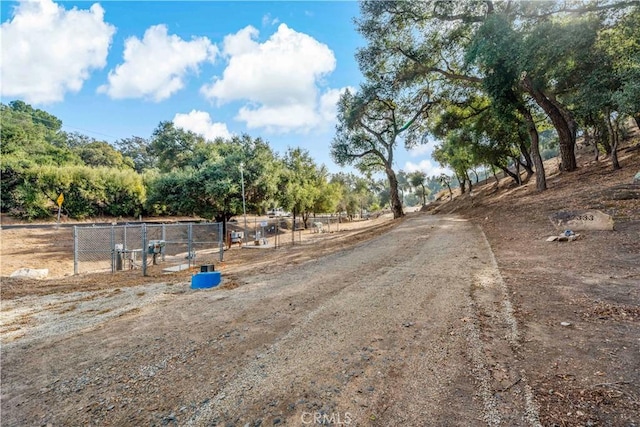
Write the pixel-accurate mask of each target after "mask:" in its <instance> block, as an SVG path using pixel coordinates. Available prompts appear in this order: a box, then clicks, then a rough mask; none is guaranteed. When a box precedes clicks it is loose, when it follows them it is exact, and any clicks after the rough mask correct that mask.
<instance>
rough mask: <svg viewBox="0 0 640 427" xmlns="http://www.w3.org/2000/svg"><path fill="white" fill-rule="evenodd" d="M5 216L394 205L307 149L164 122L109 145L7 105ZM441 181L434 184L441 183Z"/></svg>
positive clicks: (219, 215)
mask: <svg viewBox="0 0 640 427" xmlns="http://www.w3.org/2000/svg"><path fill="white" fill-rule="evenodd" d="M0 108H1V110H0V111H1V114H2V116H1V119H2V128H1V132H2V135H1V137H2V146H1V150H2V171H1V173H2V213H3V214H8V215H11V216H14V217H16V218H20V219H23V220H47V219H52V218H55V215H56V213H57V205H56V200H57V198H58V196H59V195H60V194H63V195H64V203H63V205H62V213H63V215H64V216H65V217H66V218H69V219H83V218H92V217H115V218H118V217H120V218H134V217H135V218H137V217H138V216H139V215H144V216H158V215H167V216H169V215H187V216H196V217H201V218H205V219H210V220H215V221H222V220H229V219H230V218H231V217H233V216H235V215H239V214H242V212H243V210H242V185H243V181H244V190H245V194H244V196H245V199H246V208H247V212H250V213H256V214H264V213H266V212H267V210H269V209H273V208H275V207H280V208H282V209H284V210H285V211H287V212H291V213H292V214H293V215H294V216H296V217H302V218H303V219H304V220H305V221H306V219H308V218H309V216H311V215H313V214H316V213H340V212H343V213H345V214H346V215H349V216H357V215H360V214H362V213H363V212H364V211H377V210H380V209H383V208H385V207H386V206H387V205H388V203H389V196H388V194H389V190H388V186H385V185H384V182H381V181H379V180H376V178H375V177H372V176H369V177H361V176H357V175H355V174H353V173H338V174H330V173H329V172H328V171H327V169H326V167H325V166H324V165H318V164H316V162H315V161H314V160H313V159H312V158H311V157H310V155H309V153H308V152H307V151H305V150H303V149H301V148H291V149H289V150H288V151H287V152H286V153H284V154H283V155H280V154H278V153H275V152H274V151H273V150H272V149H271V147H270V146H269V143H268V142H267V141H265V140H263V139H261V138H251V137H249V136H247V135H240V136H234V137H232V138H231V139H228V140H223V139H216V140H214V141H207V140H205V139H204V138H202V137H201V136H199V135H196V134H195V133H193V132H188V131H185V130H183V129H180V128H176V127H175V126H174V124H173V123H172V122H168V121H165V122H161V123H159V125H158V126H157V128H156V129H155V130H154V132H153V134H152V135H151V136H150V137H149V138H142V137H137V136H133V137H130V138H125V139H121V140H118V141H115V143H113V144H110V143H108V142H106V141H100V140H96V139H94V138H91V137H89V136H87V135H83V134H80V133H76V132H72V133H68V132H65V131H63V130H62V121H61V120H59V119H58V118H57V117H55V116H53V115H51V114H49V113H48V112H46V111H44V110H41V109H35V108H33V107H32V106H30V105H28V104H26V103H24V102H22V101H13V102H10V103H9V104H8V105H4V104H1V105H0ZM434 179H435V178H434Z"/></svg>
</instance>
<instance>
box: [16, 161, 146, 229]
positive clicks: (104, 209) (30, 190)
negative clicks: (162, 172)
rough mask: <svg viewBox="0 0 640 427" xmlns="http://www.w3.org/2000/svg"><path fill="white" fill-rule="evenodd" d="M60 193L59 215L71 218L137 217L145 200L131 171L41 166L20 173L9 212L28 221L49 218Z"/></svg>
mask: <svg viewBox="0 0 640 427" xmlns="http://www.w3.org/2000/svg"><path fill="white" fill-rule="evenodd" d="M60 193H62V194H64V204H63V206H62V209H63V212H65V214H66V215H68V216H69V217H71V218H75V219H81V218H88V217H94V216H116V217H117V216H125V215H134V214H135V215H137V214H139V213H141V212H142V206H143V203H144V198H145V189H144V186H143V183H142V178H141V177H140V176H139V175H138V174H136V173H135V172H134V171H131V170H128V171H127V170H118V169H113V168H106V167H99V168H94V167H89V166H66V167H62V168H61V167H57V166H50V165H43V166H34V167H31V168H29V169H27V170H25V171H24V172H23V173H22V182H21V183H20V184H19V185H17V186H16V189H15V190H14V192H13V200H14V202H15V206H14V208H13V209H12V210H11V211H10V212H11V213H12V214H13V215H16V216H19V217H22V218H25V219H30V220H32V219H42V218H48V217H52V216H53V215H55V212H56V210H57V206H56V204H55V200H56V199H57V197H58V195H59V194H60Z"/></svg>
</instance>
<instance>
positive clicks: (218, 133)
mask: <svg viewBox="0 0 640 427" xmlns="http://www.w3.org/2000/svg"><path fill="white" fill-rule="evenodd" d="M173 123H174V124H175V125H176V127H179V128H183V129H185V130H190V131H191V132H195V133H197V134H199V135H202V136H204V137H205V138H206V139H207V140H210V141H213V140H214V139H216V138H217V137H221V138H224V139H228V138H231V132H229V129H227V125H226V124H225V123H213V121H212V120H211V116H210V115H209V113H207V112H206V111H197V110H191V112H190V113H188V114H183V113H177V114H176V115H175V116H174V117H173Z"/></svg>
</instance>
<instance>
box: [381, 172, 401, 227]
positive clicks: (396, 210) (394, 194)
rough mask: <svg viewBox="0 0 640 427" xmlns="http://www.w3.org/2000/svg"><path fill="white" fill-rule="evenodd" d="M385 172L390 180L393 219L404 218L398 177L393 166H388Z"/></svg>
mask: <svg viewBox="0 0 640 427" xmlns="http://www.w3.org/2000/svg"><path fill="white" fill-rule="evenodd" d="M385 172H386V173H387V179H388V180H389V196H390V199H391V210H392V211H393V218H394V219H395V218H401V217H403V216H404V212H403V211H402V202H401V201H400V197H399V195H398V177H396V173H395V172H394V171H393V168H391V166H386V167H385Z"/></svg>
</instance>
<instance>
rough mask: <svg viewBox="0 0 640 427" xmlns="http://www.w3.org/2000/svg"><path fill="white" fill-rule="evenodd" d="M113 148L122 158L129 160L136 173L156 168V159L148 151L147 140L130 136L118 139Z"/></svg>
mask: <svg viewBox="0 0 640 427" xmlns="http://www.w3.org/2000/svg"><path fill="white" fill-rule="evenodd" d="M115 146H116V147H117V148H118V150H119V151H120V152H121V153H122V155H123V156H124V157H128V158H130V159H131V161H132V162H133V167H134V169H135V170H136V172H138V173H142V172H144V171H146V170H149V169H153V168H155V167H156V158H155V157H154V156H152V155H151V153H150V151H149V149H150V147H149V140H147V139H145V138H141V137H139V136H132V137H130V138H122V139H119V140H118V141H116V142H115Z"/></svg>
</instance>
